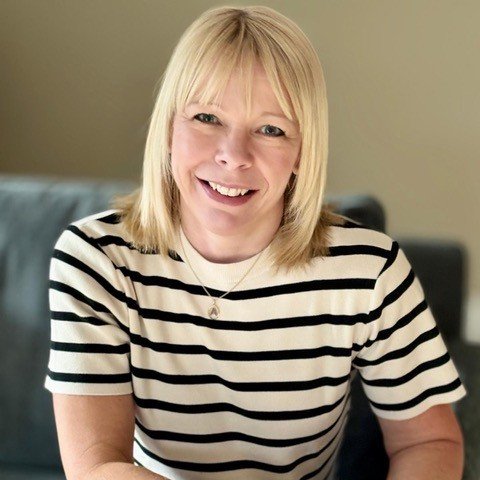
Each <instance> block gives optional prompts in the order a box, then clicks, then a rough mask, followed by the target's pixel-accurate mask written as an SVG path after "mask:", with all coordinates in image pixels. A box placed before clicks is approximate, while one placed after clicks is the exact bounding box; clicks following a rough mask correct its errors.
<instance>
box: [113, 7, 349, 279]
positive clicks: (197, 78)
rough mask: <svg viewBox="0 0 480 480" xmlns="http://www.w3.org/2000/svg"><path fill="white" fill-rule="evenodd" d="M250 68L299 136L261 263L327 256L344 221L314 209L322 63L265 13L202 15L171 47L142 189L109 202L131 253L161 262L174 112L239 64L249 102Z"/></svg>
mask: <svg viewBox="0 0 480 480" xmlns="http://www.w3.org/2000/svg"><path fill="white" fill-rule="evenodd" d="M256 61H259V62H260V64H261V65H262V66H263V68H264V69H265V72H266V74H267V78H268V80H269V82H270V84H271V85H272V88H273V91H274V93H275V95H276V97H277V99H278V102H279V104H280V106H281V108H282V110H283V112H284V114H285V115H286V116H287V117H288V118H290V119H293V120H296V121H297V122H298V124H299V127H300V134H301V152H300V160H299V167H298V173H297V175H294V174H292V176H291V178H290V181H289V183H288V185H287V188H286V191H285V201H284V214H283V219H282V221H281V224H280V227H279V229H278V230H277V232H276V234H275V237H274V239H273V240H272V243H271V245H270V252H271V258H270V260H271V261H272V265H274V266H275V267H276V268H277V270H278V269H279V268H281V267H282V268H286V269H287V270H289V269H290V268H292V267H304V266H305V265H306V264H307V263H309V262H310V260H311V259H312V258H314V257H318V256H325V255H327V254H328V244H329V232H328V230H329V226H330V225H332V224H341V223H343V219H344V217H341V216H339V215H335V214H334V213H333V211H332V210H331V206H330V205H323V197H324V191H325V182H326V174H327V156H328V107H327V97H326V87H325V80H324V76H323V71H322V66H321V64H320V60H319V59H318V56H317V54H316V52H315V50H314V48H313V46H312V45H311V43H310V41H309V40H308V38H307V37H306V36H305V34H304V33H303V32H302V30H301V29H300V28H299V27H298V26H297V25H296V24H295V23H294V22H293V21H292V20H290V19H288V18H287V17H285V16H283V15H281V14H280V13H278V12H276V11H275V10H273V9H271V8H269V7H264V6H252V7H228V6H225V7H217V8H213V9H209V10H207V11H206V12H204V13H203V14H202V15H201V16H200V17H199V18H197V19H196V20H195V21H194V22H193V23H192V24H191V25H190V27H188V28H187V30H186V31H185V32H184V34H183V35H182V37H181V39H180V41H179V43H178V44H177V46H176V48H175V50H174V52H173V54H172V57H171V59H170V62H169V64H168V66H167V69H166V70H165V72H164V74H163V77H162V79H161V80H162V82H161V86H160V90H159V93H158V95H157V98H156V101H155V107H154V110H153V113H152V116H151V120H150V126H149V129H148V136H147V141H146V147H145V153H144V162H143V174H142V185H141V187H139V188H138V189H137V190H135V191H134V192H132V193H130V194H129V195H125V196H121V197H116V198H115V199H114V201H113V204H112V206H113V208H116V209H119V210H120V213H119V215H120V217H121V221H122V222H123V224H124V227H125V229H126V231H127V232H128V234H129V235H130V237H131V242H130V243H131V244H132V245H133V247H135V248H137V249H138V250H140V251H142V252H144V253H152V252H155V253H159V254H162V255H167V254H168V251H169V249H170V247H171V246H172V245H173V242H174V238H175V235H176V234H177V232H178V228H179V225H180V215H179V205H180V192H179V190H178V187H177V186H176V184H175V181H174V179H173V175H172V170H171V162H170V160H169V148H170V147H169V146H170V143H171V134H172V122H173V117H174V115H175V113H176V112H177V111H179V110H181V109H183V107H184V106H185V105H186V104H187V103H189V102H190V101H192V99H193V98H194V97H195V98H196V99H198V100H199V101H200V102H202V103H208V102H217V101H218V99H219V98H220V97H221V94H222V92H223V90H224V88H225V87H226V85H227V83H228V80H229V78H230V75H231V73H232V71H233V69H234V68H236V67H238V66H239V68H240V69H241V72H242V74H244V78H245V98H246V99H247V102H248V105H250V102H251V74H252V66H253V63H254V62H256ZM204 84H206V88H204V89H202V90H201V89H200V86H201V85H202V86H204Z"/></svg>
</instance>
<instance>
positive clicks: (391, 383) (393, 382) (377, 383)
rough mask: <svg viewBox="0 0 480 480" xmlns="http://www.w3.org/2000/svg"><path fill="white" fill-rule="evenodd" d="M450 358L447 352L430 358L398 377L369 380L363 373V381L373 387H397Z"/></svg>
mask: <svg viewBox="0 0 480 480" xmlns="http://www.w3.org/2000/svg"><path fill="white" fill-rule="evenodd" d="M449 360H450V355H449V354H448V352H447V353H445V354H444V355H441V356H440V357H438V358H435V359H433V360H429V361H427V362H423V363H422V364H420V365H418V367H416V368H414V369H413V370H411V371H410V372H408V373H406V374H405V375H402V376H401V377H398V378H378V379H375V380H368V379H366V378H364V377H363V376H362V375H361V377H362V382H363V383H365V384H366V385H371V386H372V387H397V386H398V385H402V384H404V383H406V382H409V381H410V380H411V379H412V378H415V377H416V376H417V375H419V374H420V373H422V372H426V371H427V370H431V369H432V368H436V367H439V366H440V365H443V364H445V363H447V362H448V361H449Z"/></svg>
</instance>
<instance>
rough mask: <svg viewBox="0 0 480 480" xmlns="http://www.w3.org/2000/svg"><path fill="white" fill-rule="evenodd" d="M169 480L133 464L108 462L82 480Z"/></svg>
mask: <svg viewBox="0 0 480 480" xmlns="http://www.w3.org/2000/svg"><path fill="white" fill-rule="evenodd" d="M123 479H125V480H169V479H167V478H166V477H162V476H161V475H157V474H156V473H153V472H151V471H150V470H147V469H146V468H143V467H137V466H136V465H133V464H132V463H126V462H108V463H104V464H102V465H99V466H98V467H95V468H94V469H93V470H91V471H90V473H89V474H88V475H86V476H85V477H84V479H82V480H123Z"/></svg>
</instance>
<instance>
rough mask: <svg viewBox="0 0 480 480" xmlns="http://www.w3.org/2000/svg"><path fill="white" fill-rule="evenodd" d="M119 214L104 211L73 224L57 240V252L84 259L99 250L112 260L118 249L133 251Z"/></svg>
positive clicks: (111, 210)
mask: <svg viewBox="0 0 480 480" xmlns="http://www.w3.org/2000/svg"><path fill="white" fill-rule="evenodd" d="M118 213H119V211H118V210H115V209H110V210H104V211H101V212H97V213H94V214H91V215H88V216H86V217H82V218H80V219H77V220H75V221H73V222H71V223H70V224H68V225H67V226H66V227H65V228H64V230H63V231H62V233H61V234H60V236H59V238H58V239H57V242H56V244H55V250H60V251H63V252H65V253H69V254H71V255H74V256H82V257H83V256H87V255H88V252H93V251H94V250H97V251H100V252H101V253H102V254H104V255H105V256H106V257H110V258H111V257H116V253H115V251H116V250H118V249H123V247H126V249H133V247H131V246H130V242H129V238H128V236H127V234H126V231H125V230H124V228H123V225H122V222H121V220H120V216H119V215H118ZM92 249H93V250H92ZM111 259H112V258H111Z"/></svg>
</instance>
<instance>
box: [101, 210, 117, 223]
mask: <svg viewBox="0 0 480 480" xmlns="http://www.w3.org/2000/svg"><path fill="white" fill-rule="evenodd" d="M97 220H98V221H99V222H102V223H109V224H111V225H115V224H117V223H120V221H121V218H120V214H119V212H115V213H110V214H109V215H105V216H104V217H101V218H97Z"/></svg>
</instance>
